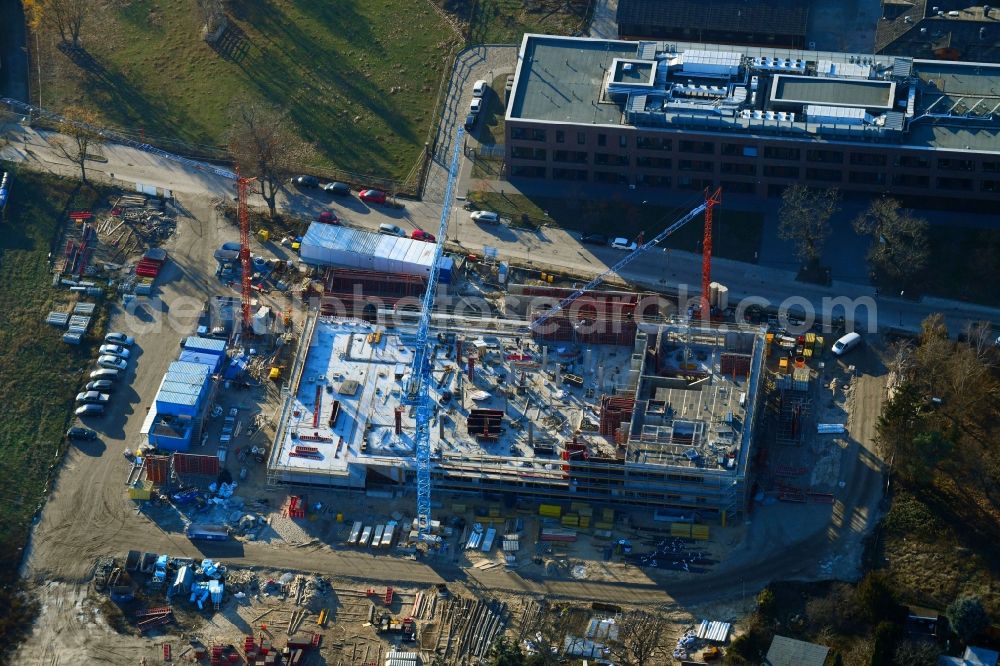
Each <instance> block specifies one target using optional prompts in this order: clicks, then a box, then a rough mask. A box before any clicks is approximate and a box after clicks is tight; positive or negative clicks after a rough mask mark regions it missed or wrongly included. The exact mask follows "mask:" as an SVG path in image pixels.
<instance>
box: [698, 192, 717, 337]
mask: <svg viewBox="0 0 1000 666" xmlns="http://www.w3.org/2000/svg"><path fill="white" fill-rule="evenodd" d="M719 203H722V188H721V187H719V188H716V190H715V192H712V193H711V194H709V193H708V188H706V189H705V236H704V238H703V239H702V242H701V314H702V316H703V317H706V318H707V317H708V316H709V314H710V313H711V311H712V310H711V303H710V302H709V284H711V282H712V209H713V208H715V206H716V205H717V204H719Z"/></svg>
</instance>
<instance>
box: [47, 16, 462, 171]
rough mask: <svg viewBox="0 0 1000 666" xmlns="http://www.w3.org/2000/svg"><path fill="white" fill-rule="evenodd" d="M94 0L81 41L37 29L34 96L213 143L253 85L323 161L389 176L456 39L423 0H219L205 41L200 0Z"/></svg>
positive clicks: (424, 128)
mask: <svg viewBox="0 0 1000 666" xmlns="http://www.w3.org/2000/svg"><path fill="white" fill-rule="evenodd" d="M93 4H94V10H93V15H92V17H91V18H90V19H89V20H88V21H87V23H86V24H85V26H84V31H83V35H82V46H83V48H84V49H85V51H84V53H82V54H80V55H77V56H74V57H73V58H71V57H69V56H67V55H65V54H63V53H62V52H61V51H59V50H58V49H57V48H55V45H56V43H57V41H58V38H57V37H55V36H54V35H52V34H44V35H43V36H42V39H41V45H42V46H41V50H42V54H41V55H42V57H41V59H40V61H41V62H42V63H43V72H42V84H41V103H42V105H43V106H45V107H47V108H55V109H60V108H64V107H65V106H67V105H70V104H78V105H82V106H87V107H90V108H93V109H94V110H95V111H96V112H97V113H99V114H100V115H101V117H102V118H103V119H104V121H106V122H107V123H110V124H113V125H117V126H122V127H127V128H132V129H133V130H134V131H135V132H138V131H139V130H140V129H141V130H142V131H143V132H144V133H145V134H146V135H147V136H150V137H176V138H178V139H181V140H183V141H185V142H188V143H191V144H203V145H208V146H215V147H219V146H223V145H224V144H225V142H226V134H227V132H228V129H229V128H228V124H229V123H228V108H229V106H230V105H231V104H232V103H233V102H234V101H236V100H239V99H241V98H246V97H255V98H261V99H264V100H266V101H268V102H270V103H272V104H273V105H275V106H277V107H280V108H282V109H287V111H288V113H289V118H290V120H291V121H292V122H293V123H294V124H295V126H296V128H297V130H298V132H299V133H300V134H301V135H302V136H303V138H305V139H306V140H307V141H308V142H310V143H312V144H313V145H314V146H315V148H316V152H317V162H318V165H319V166H321V167H324V168H329V167H336V168H339V169H342V170H345V171H347V172H350V173H353V174H373V175H378V176H384V177H389V178H395V179H402V178H404V177H405V176H406V175H407V174H408V173H409V171H410V170H411V169H412V168H413V166H414V164H415V163H416V161H417V158H418V156H419V155H420V151H421V149H422V146H423V144H424V142H425V141H426V140H427V136H428V129H429V128H430V126H431V124H432V122H434V121H435V119H432V118H431V117H430V114H431V112H432V108H433V106H434V101H435V98H436V96H437V91H438V87H439V82H440V79H441V76H442V72H443V68H444V66H445V64H446V62H447V59H448V55H449V53H450V51H451V49H452V48H453V47H454V46H455V44H456V43H457V41H458V40H459V38H458V36H457V34H456V33H455V31H454V29H453V28H452V27H451V26H449V25H448V23H447V22H446V21H445V20H444V19H443V18H442V17H441V16H440V15H439V14H438V12H437V11H435V9H434V8H433V7H431V6H430V5H429V4H428V1H427V0H393V1H392V2H388V1H387V0H379V1H376V2H366V1H364V0H341V1H339V2H336V3H332V2H328V1H326V0H241V1H240V2H235V3H227V6H228V7H230V8H231V12H232V13H231V14H230V17H231V18H232V19H234V20H233V21H232V28H231V29H230V31H229V32H228V33H227V34H226V35H225V37H224V38H223V39H222V40H221V41H220V43H219V44H217V45H216V46H214V47H212V46H209V45H208V44H207V43H206V42H205V41H204V40H203V39H202V37H201V21H200V20H199V18H198V12H197V10H196V3H195V0H125V1H123V2H115V3H93ZM32 76H33V77H34V76H35V74H34V73H32ZM36 99H37V95H36Z"/></svg>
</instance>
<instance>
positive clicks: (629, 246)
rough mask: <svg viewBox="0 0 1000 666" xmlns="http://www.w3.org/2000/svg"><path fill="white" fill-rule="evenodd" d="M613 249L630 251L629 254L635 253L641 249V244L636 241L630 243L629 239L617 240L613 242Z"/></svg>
mask: <svg viewBox="0 0 1000 666" xmlns="http://www.w3.org/2000/svg"><path fill="white" fill-rule="evenodd" d="M611 247H613V248H615V249H616V250H628V251H629V252H633V251H635V250H636V249H638V248H639V244H638V243H636V242H635V241H631V242H630V241H629V239H627V238H616V239H614V240H613V241H611Z"/></svg>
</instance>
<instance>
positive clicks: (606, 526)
mask: <svg viewBox="0 0 1000 666" xmlns="http://www.w3.org/2000/svg"><path fill="white" fill-rule="evenodd" d="M614 527H615V525H614V523H609V522H603V521H602V522H597V523H594V529H598V530H611V529H614Z"/></svg>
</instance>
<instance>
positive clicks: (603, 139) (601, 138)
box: [597, 133, 608, 146]
mask: <svg viewBox="0 0 1000 666" xmlns="http://www.w3.org/2000/svg"><path fill="white" fill-rule="evenodd" d="M597 145H598V146H606V145H608V135H607V134H603V133H602V134H598V135H597Z"/></svg>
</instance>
